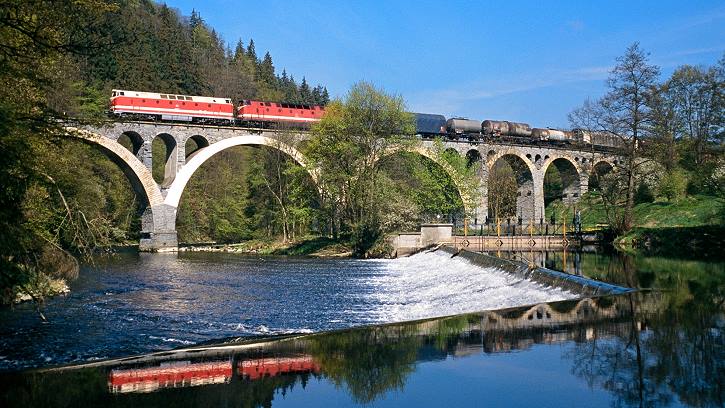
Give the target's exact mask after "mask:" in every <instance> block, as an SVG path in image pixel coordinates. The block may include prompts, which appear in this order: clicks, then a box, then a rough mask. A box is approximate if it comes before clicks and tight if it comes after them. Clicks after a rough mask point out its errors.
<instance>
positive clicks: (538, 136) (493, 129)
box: [413, 113, 623, 149]
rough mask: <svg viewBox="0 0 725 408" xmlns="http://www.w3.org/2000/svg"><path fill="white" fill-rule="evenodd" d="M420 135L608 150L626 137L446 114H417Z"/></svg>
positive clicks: (618, 144) (449, 138)
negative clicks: (534, 126) (533, 126)
mask: <svg viewBox="0 0 725 408" xmlns="http://www.w3.org/2000/svg"><path fill="white" fill-rule="evenodd" d="M413 115H415V125H416V135H417V136H419V137H421V138H423V139H427V138H442V139H447V140H464V141H468V142H479V141H486V142H495V141H502V142H509V143H518V144H544V143H546V144H550V145H573V146H593V147H597V148H605V149H620V148H622V147H623V144H622V140H621V139H620V138H619V137H618V136H616V135H615V134H613V133H610V132H592V131H588V130H584V129H573V130H559V129H552V128H532V127H531V126H530V125H529V124H528V123H520V122H509V121H505V120H491V119H486V120H484V121H479V120H477V119H468V118H461V117H454V118H450V119H446V118H445V116H443V115H437V114H428V113H414V114H413Z"/></svg>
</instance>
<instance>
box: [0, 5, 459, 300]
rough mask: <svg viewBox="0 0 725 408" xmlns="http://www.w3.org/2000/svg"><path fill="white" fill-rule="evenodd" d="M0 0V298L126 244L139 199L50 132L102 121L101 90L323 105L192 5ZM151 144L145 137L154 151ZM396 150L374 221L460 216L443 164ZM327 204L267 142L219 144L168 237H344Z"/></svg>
mask: <svg viewBox="0 0 725 408" xmlns="http://www.w3.org/2000/svg"><path fill="white" fill-rule="evenodd" d="M2 7H3V13H2V15H1V16H0V80H1V81H2V84H3V87H2V89H0V119H1V120H0V148H2V149H3V151H4V155H3V156H2V158H0V177H2V179H3V184H4V188H3V189H2V191H0V224H1V225H0V229H2V230H3V233H2V237H1V238H0V264H1V265H0V269H1V270H2V273H0V288H2V296H1V297H2V301H3V303H6V302H11V301H12V300H13V299H14V298H15V294H16V293H17V292H18V291H22V292H25V293H29V294H31V296H33V297H36V298H37V299H36V300H42V297H43V293H45V292H47V289H48V286H49V285H50V281H51V279H50V278H51V277H55V278H73V277H74V276H75V275H76V274H77V273H78V269H79V262H84V261H85V262H92V257H93V256H94V255H95V254H98V253H99V252H106V251H110V250H111V248H112V247H113V246H115V245H119V244H134V243H137V242H138V238H139V229H140V219H139V216H140V212H141V211H142V208H141V203H140V202H139V200H138V197H136V196H135V194H134V192H133V190H132V189H131V186H130V184H129V183H128V181H127V179H126V177H125V175H124V174H123V173H122V172H121V170H120V169H119V168H118V167H117V166H116V165H115V164H114V163H112V162H111V161H110V160H108V158H107V157H106V156H104V155H103V154H102V153H101V152H100V151H98V150H97V149H95V148H94V147H92V146H88V145H85V144H83V143H80V142H76V141H72V140H69V139H68V138H65V137H63V136H62V133H63V130H62V129H61V128H60V126H59V122H58V120H64V119H73V120H76V121H81V122H85V123H90V124H94V123H98V122H99V121H103V120H107V116H106V112H107V109H108V98H109V96H110V92H111V89H132V90H143V91H155V92H166V93H176V94H187V95H222V96H225V97H230V98H231V99H232V100H234V101H238V100H240V99H260V100H267V101H277V102H291V103H309V104H319V105H326V104H328V102H330V96H329V94H328V91H327V89H326V88H325V87H324V86H323V85H321V84H318V85H314V86H313V85H311V84H310V83H309V82H308V80H307V78H306V77H305V76H304V75H298V76H297V78H295V76H294V75H293V74H290V73H288V71H287V70H286V69H282V70H281V72H279V69H278V68H277V67H275V65H274V62H273V59H272V55H271V53H270V52H265V53H264V55H263V56H260V54H261V53H258V52H257V50H256V46H255V43H254V41H253V39H252V38H251V35H250V38H249V39H246V40H242V39H239V40H238V41H237V42H236V43H234V44H228V43H226V42H225V40H224V39H222V38H221V37H220V36H219V34H218V33H217V32H216V31H215V30H214V29H213V28H212V27H210V26H209V25H208V24H207V23H206V22H205V21H204V19H203V16H201V15H200V14H199V13H197V12H196V11H193V12H192V13H191V15H190V16H183V15H181V14H180V13H179V11H177V10H175V9H173V8H170V7H168V6H166V5H165V4H163V3H157V2H154V1H151V0H119V1H104V0H79V1H70V0H62V1H58V2H52V4H51V3H49V2H46V1H41V0H30V1H22V0H13V1H8V2H3V5H2ZM300 76H301V78H302V79H301V80H299V79H298V78H300ZM164 149H165V147H164V145H163V143H160V142H159V143H158V144H157V143H154V145H153V154H154V156H155V157H157V156H163V155H164V154H165V151H164ZM399 158H400V159H399V160H397V161H396V160H386V161H381V166H383V167H387V169H388V170H387V171H388V174H390V175H391V176H390V177H386V178H385V180H386V181H385V183H386V186H387V187H389V188H386V189H385V191H387V192H388V193H389V194H391V195H392V196H395V197H396V199H395V200H391V202H392V203H394V204H395V205H396V206H397V207H396V208H397V212H395V214H398V213H402V214H403V215H404V216H402V217H397V216H393V215H392V213H391V216H390V218H391V219H389V220H386V221H385V222H386V223H387V224H385V225H386V226H387V227H390V228H392V227H393V224H394V225H395V227H396V228H412V227H413V226H414V225H415V224H416V223H418V222H420V221H421V220H422V219H425V218H431V217H444V218H451V217H454V216H460V214H461V212H462V203H461V200H460V197H459V196H458V193H457V190H456V189H455V187H453V186H452V184H451V181H450V179H449V178H448V176H447V175H446V174H445V172H443V171H442V170H441V169H440V168H437V167H436V166H435V165H434V164H432V162H430V161H427V160H426V159H423V158H421V157H417V156H413V155H403V154H401V155H399ZM403 161H404V162H405V163H407V164H405V165H403V164H401V163H402V162H403ZM154 162H155V166H154V168H153V169H152V170H153V173H154V175H155V176H156V177H162V176H160V173H163V169H162V168H160V162H161V160H155V161H154ZM392 180H396V181H395V182H393V181H392ZM411 186H415V187H416V188H410V187H411ZM419 187H425V188H419ZM333 204H334V203H333V202H331V201H329V200H325V197H321V196H320V195H319V194H318V192H317V190H316V189H315V187H314V186H313V185H312V183H311V180H310V179H309V176H308V174H307V173H306V172H305V171H304V170H302V169H301V168H300V167H299V166H297V165H296V164H294V163H293V162H292V161H291V160H290V159H289V158H288V157H286V156H284V155H283V154H281V153H280V152H279V151H277V150H275V149H268V148H251V147H239V148H233V149H229V150H228V151H225V152H222V153H220V154H219V155H217V156H216V157H215V158H213V159H212V160H210V161H209V162H207V163H205V164H204V166H202V168H201V169H200V171H199V172H198V174H197V175H195V177H194V178H192V180H191V181H190V183H189V185H188V186H187V188H186V190H185V193H184V195H183V197H182V200H181V205H180V209H179V213H178V217H177V224H178V232H179V239H180V241H181V242H182V243H200V242H204V243H209V242H214V243H234V242H239V241H244V240H250V239H265V240H280V241H285V242H287V241H294V240H299V239H301V238H304V237H307V236H310V235H312V236H319V235H325V236H328V235H329V236H334V237H335V238H336V239H342V240H346V239H349V237H350V236H351V234H352V230H351V229H350V228H347V224H345V225H343V228H342V229H341V230H340V229H338V228H335V227H334V226H333V225H332V224H334V223H333V222H331V221H330V220H331V218H330V211H332V210H331V208H332V207H331V205H333ZM343 224H344V223H343ZM336 225H337V226H338V227H339V226H340V225H339V223H337V224H336ZM38 303H40V302H38Z"/></svg>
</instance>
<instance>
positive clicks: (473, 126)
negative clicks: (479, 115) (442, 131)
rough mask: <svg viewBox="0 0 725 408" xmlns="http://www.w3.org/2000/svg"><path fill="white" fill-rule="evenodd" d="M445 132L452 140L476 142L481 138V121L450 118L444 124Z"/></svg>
mask: <svg viewBox="0 0 725 408" xmlns="http://www.w3.org/2000/svg"><path fill="white" fill-rule="evenodd" d="M446 131H447V133H448V136H449V137H450V138H452V139H459V138H464V139H468V140H478V139H479V138H480V136H481V121H480V120H475V119H467V118H450V119H448V121H447V122H446Z"/></svg>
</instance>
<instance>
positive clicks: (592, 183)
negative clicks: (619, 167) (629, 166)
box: [589, 160, 614, 190]
mask: <svg viewBox="0 0 725 408" xmlns="http://www.w3.org/2000/svg"><path fill="white" fill-rule="evenodd" d="M611 171H614V165H613V164H612V163H610V162H608V161H607V160H599V161H597V162H595V163H594V165H593V166H591V173H590V174H589V188H591V189H592V190H597V189H599V183H600V181H601V178H602V176H604V175H605V174H607V173H609V172H611Z"/></svg>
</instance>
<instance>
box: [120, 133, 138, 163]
mask: <svg viewBox="0 0 725 408" xmlns="http://www.w3.org/2000/svg"><path fill="white" fill-rule="evenodd" d="M116 142H118V143H119V144H120V145H121V146H123V147H125V148H126V149H127V150H128V151H130V152H131V153H133V155H134V156H137V157H138V153H139V152H140V151H141V149H142V148H143V144H144V140H143V137H142V136H141V135H140V134H138V133H136V132H133V131H126V132H123V133H121V136H119V137H118V139H116Z"/></svg>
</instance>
